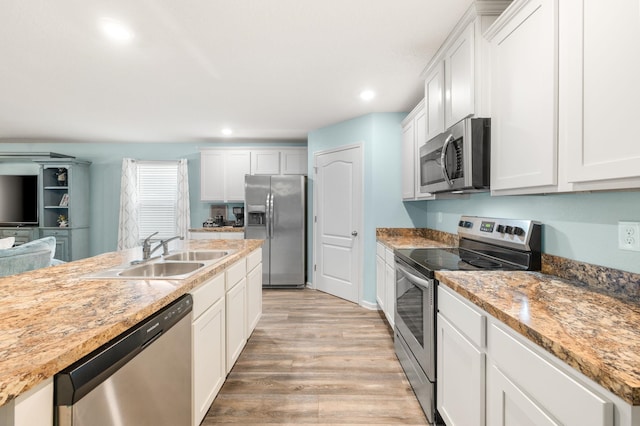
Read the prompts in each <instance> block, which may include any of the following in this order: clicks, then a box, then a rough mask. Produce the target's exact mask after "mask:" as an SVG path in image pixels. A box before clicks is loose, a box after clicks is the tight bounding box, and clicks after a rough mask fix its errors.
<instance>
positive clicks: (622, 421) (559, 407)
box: [436, 283, 640, 426]
mask: <svg viewBox="0 0 640 426" xmlns="http://www.w3.org/2000/svg"><path fill="white" fill-rule="evenodd" d="M438 310H439V313H438V318H437V377H438V382H437V386H438V389H437V401H436V403H437V408H438V411H439V412H440V414H441V415H442V418H443V419H444V421H445V423H446V424H447V426H462V425H464V426H467V425H470V426H473V425H480V426H481V425H487V426H494V425H502V426H528V425H530V426H545V425H563V426H638V425H640V418H639V417H638V414H639V411H638V410H636V409H635V408H636V407H632V406H631V405H629V404H628V403H626V402H624V401H623V400H621V399H620V398H618V397H617V396H615V395H613V394H612V393H611V392H609V391H607V390H606V389H604V388H603V387H601V386H600V385H598V384H597V383H595V382H593V381H592V380H591V379H589V378H587V377H585V376H583V375H582V374H580V373H579V372H577V371H575V370H574V369H573V368H571V367H569V366H568V365H567V364H565V363H564V362H562V361H561V360H559V359H558V358H556V357H554V356H553V355H551V354H549V353H548V352H546V351H545V350H543V349H542V348H540V347H538V346H537V345H536V344H534V343H533V342H531V341H529V340H527V339H526V338H524V337H522V336H521V335H519V334H518V333H516V332H515V331H514V330H512V329H511V328H509V327H508V326H506V325H505V324H504V323H502V322H501V321H499V320H497V319H496V318H493V317H491V316H490V315H489V314H488V313H486V312H485V311H483V310H482V309H480V308H478V307H477V306H475V305H473V304H472V303H471V302H469V301H468V300H466V299H464V298H463V297H461V296H460V295H458V294H457V293H455V292H454V291H453V290H451V289H449V288H448V287H446V286H445V285H443V284H442V283H440V285H439V287H438ZM614 412H615V414H614Z"/></svg>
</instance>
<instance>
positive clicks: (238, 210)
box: [233, 207, 244, 227]
mask: <svg viewBox="0 0 640 426" xmlns="http://www.w3.org/2000/svg"><path fill="white" fill-rule="evenodd" d="M233 215H234V216H235V217H236V223H234V224H233V226H236V227H241V226H244V207H234V208H233Z"/></svg>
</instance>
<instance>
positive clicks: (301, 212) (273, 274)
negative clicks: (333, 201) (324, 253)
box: [270, 175, 306, 286]
mask: <svg viewBox="0 0 640 426" xmlns="http://www.w3.org/2000/svg"><path fill="white" fill-rule="evenodd" d="M305 179H306V178H305V177H304V176H297V175H296V176H271V194H272V198H271V200H272V202H271V204H272V206H271V211H272V212H271V215H270V216H271V220H272V227H271V252H270V261H271V265H270V285H272V286H294V285H295V286H303V285H305V264H306V255H305V253H306V252H305V248H306V247H305V237H306V227H305V223H306V213H305V205H306V199H305V198H306V197H305V194H306V180H305Z"/></svg>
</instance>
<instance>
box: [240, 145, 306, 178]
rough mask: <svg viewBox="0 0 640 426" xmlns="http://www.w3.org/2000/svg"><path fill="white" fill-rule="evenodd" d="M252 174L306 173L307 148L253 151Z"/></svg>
mask: <svg viewBox="0 0 640 426" xmlns="http://www.w3.org/2000/svg"><path fill="white" fill-rule="evenodd" d="M251 174H252V175H306V174H307V149H306V148H288V149H281V148H271V149H266V150H259V151H253V150H252V151H251Z"/></svg>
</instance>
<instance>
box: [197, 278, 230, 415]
mask: <svg viewBox="0 0 640 426" xmlns="http://www.w3.org/2000/svg"><path fill="white" fill-rule="evenodd" d="M191 295H192V296H193V323H192V326H191V330H192V345H193V350H192V363H193V367H192V371H193V377H192V387H193V397H192V408H193V414H192V418H193V424H194V425H199V424H200V422H201V421H202V419H204V417H205V415H206V414H207V411H208V410H209V407H210V406H211V403H212V402H213V400H214V398H215V397H216V395H217V394H218V391H219V390H220V388H221V387H222V384H223V383H224V380H225V377H226V376H227V369H226V362H225V356H226V353H225V344H226V336H225V334H226V327H225V298H224V295H225V274H224V273H221V274H219V275H217V276H215V277H213V278H211V279H210V280H207V281H206V282H205V283H203V284H202V285H200V286H198V287H197V288H195V289H194V290H193V291H191Z"/></svg>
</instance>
